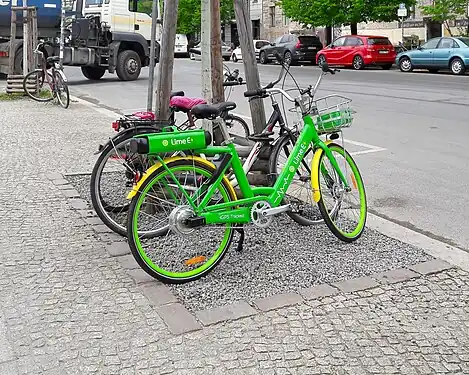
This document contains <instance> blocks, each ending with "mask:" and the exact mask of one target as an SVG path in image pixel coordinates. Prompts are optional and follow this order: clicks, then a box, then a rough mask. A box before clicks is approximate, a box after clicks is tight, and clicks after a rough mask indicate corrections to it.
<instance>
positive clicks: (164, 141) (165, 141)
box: [161, 139, 169, 147]
mask: <svg viewBox="0 0 469 375" xmlns="http://www.w3.org/2000/svg"><path fill="white" fill-rule="evenodd" d="M161 143H163V146H164V147H166V146H167V145H168V144H169V142H168V141H167V140H166V139H164V140H163V142H161Z"/></svg>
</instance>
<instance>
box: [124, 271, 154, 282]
mask: <svg viewBox="0 0 469 375" xmlns="http://www.w3.org/2000/svg"><path fill="white" fill-rule="evenodd" d="M127 273H128V274H129V275H130V277H131V278H132V279H133V280H134V281H135V283H136V284H137V285H140V284H145V283H150V282H155V278H154V277H152V276H150V275H149V274H148V273H146V272H145V271H144V270H142V269H135V270H128V271H127Z"/></svg>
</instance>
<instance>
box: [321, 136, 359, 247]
mask: <svg viewBox="0 0 469 375" xmlns="http://www.w3.org/2000/svg"><path fill="white" fill-rule="evenodd" d="M328 148H329V150H330V151H331V152H332V154H333V156H334V157H335V159H336V160H337V163H338V165H339V168H340V169H341V171H342V173H343V174H344V176H345V177H346V179H347V184H348V185H349V189H348V190H347V189H346V188H345V187H344V183H343V182H342V180H341V179H340V177H339V175H338V173H337V171H336V169H335V168H334V167H333V166H332V164H331V162H330V160H329V158H328V157H327V156H326V154H325V153H324V152H323V151H322V150H320V151H318V152H322V154H321V157H320V159H319V166H318V168H319V170H318V171H317V173H318V175H319V189H320V191H321V198H320V200H319V202H318V206H319V210H320V211H321V214H322V216H323V218H324V221H325V223H326V225H327V226H328V228H329V229H330V230H331V232H332V233H333V234H334V235H335V236H336V237H337V238H339V239H340V240H342V241H344V242H353V241H356V240H357V239H358V238H360V236H361V235H362V234H363V231H364V229H365V224H366V215H367V202H366V194H365V185H364V183H363V180H362V177H361V174H360V171H359V170H358V167H357V165H356V164H355V161H354V160H353V158H352V156H351V155H350V154H349V153H348V152H347V151H346V150H345V149H344V148H343V147H342V146H340V145H338V144H336V143H330V144H329V145H328ZM353 194H356V196H353Z"/></svg>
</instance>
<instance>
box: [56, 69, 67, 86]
mask: <svg viewBox="0 0 469 375" xmlns="http://www.w3.org/2000/svg"><path fill="white" fill-rule="evenodd" d="M56 72H57V73H59V74H60V76H61V77H62V79H63V81H64V82H65V83H66V82H67V77H66V76H65V73H64V72H62V70H56Z"/></svg>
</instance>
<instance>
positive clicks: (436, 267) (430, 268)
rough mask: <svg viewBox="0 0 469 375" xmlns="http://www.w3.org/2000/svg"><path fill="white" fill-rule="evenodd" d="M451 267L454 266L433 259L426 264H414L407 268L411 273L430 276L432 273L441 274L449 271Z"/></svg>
mask: <svg viewBox="0 0 469 375" xmlns="http://www.w3.org/2000/svg"><path fill="white" fill-rule="evenodd" d="M453 267H454V266H452V265H451V264H449V263H447V262H445V261H444V260H441V259H434V260H430V261H428V262H423V263H418V264H414V265H413V266H410V267H409V268H410V269H411V270H412V271H415V272H418V273H419V274H421V275H430V274H432V273H438V272H442V271H445V270H448V269H451V268H453Z"/></svg>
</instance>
